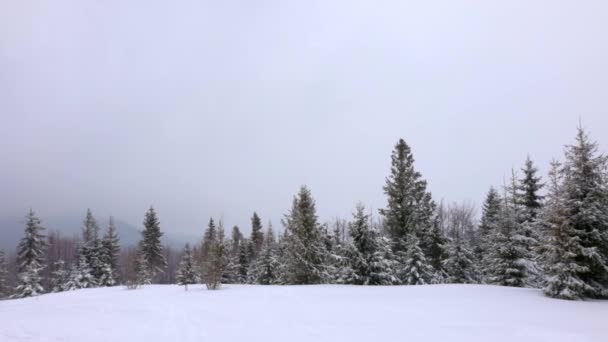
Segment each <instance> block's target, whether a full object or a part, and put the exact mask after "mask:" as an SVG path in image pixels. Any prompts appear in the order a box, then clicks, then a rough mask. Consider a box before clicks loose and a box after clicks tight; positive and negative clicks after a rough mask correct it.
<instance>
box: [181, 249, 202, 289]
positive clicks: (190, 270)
mask: <svg viewBox="0 0 608 342" xmlns="http://www.w3.org/2000/svg"><path fill="white" fill-rule="evenodd" d="M197 282H198V274H197V272H196V267H194V259H193V257H192V250H191V249H190V245H188V244H186V246H185V247H184V251H183V254H182V260H181V261H180V263H179V268H178V270H177V284H178V285H183V286H184V287H185V289H186V291H188V285H191V284H196V283H197Z"/></svg>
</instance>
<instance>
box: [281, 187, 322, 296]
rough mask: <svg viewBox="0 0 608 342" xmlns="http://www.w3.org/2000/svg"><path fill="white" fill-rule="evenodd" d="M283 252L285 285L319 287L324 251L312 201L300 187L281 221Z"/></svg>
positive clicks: (306, 191) (309, 195) (305, 190)
mask: <svg viewBox="0 0 608 342" xmlns="http://www.w3.org/2000/svg"><path fill="white" fill-rule="evenodd" d="M283 224H284V226H285V231H286V232H285V235H284V237H283V239H285V249H284V253H285V255H284V258H285V260H284V265H283V272H282V273H283V274H282V279H283V280H284V281H285V282H286V283H288V284H320V283H322V282H324V281H325V280H327V279H329V274H327V272H326V264H325V262H326V258H327V254H328V253H327V248H326V246H325V244H324V240H323V233H322V230H321V226H320V224H319V223H318V222H317V215H316V209H315V201H314V199H313V198H312V195H311V193H310V190H308V188H306V187H305V186H302V188H301V189H300V192H299V193H298V194H297V195H296V196H295V197H294V199H293V203H292V207H291V210H290V211H289V213H288V214H287V215H285V219H284V220H283Z"/></svg>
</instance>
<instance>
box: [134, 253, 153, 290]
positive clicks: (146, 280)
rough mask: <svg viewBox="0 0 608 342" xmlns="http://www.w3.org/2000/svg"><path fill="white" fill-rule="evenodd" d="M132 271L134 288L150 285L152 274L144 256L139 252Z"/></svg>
mask: <svg viewBox="0 0 608 342" xmlns="http://www.w3.org/2000/svg"><path fill="white" fill-rule="evenodd" d="M134 270H135V279H134V281H133V284H134V285H135V287H140V286H143V285H149V284H151V283H152V277H153V274H152V271H151V270H150V264H149V263H148V259H147V258H146V254H145V253H143V252H142V251H141V250H138V251H137V256H136V258H135V267H134Z"/></svg>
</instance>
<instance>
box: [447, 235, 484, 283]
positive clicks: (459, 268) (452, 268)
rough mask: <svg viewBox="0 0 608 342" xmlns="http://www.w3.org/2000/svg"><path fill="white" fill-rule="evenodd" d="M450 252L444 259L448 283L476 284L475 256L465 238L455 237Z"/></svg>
mask: <svg viewBox="0 0 608 342" xmlns="http://www.w3.org/2000/svg"><path fill="white" fill-rule="evenodd" d="M448 254H449V257H448V258H447V259H446V260H445V261H444V268H445V270H446V272H447V274H448V277H447V279H446V281H447V282H448V283H451V284H475V283H477V282H478V281H477V269H476V266H475V260H474V258H475V257H474V255H473V253H472V252H471V251H470V249H469V247H468V245H467V243H466V241H465V240H464V239H462V238H460V237H459V238H456V239H453V240H452V241H451V242H450V246H449V249H448Z"/></svg>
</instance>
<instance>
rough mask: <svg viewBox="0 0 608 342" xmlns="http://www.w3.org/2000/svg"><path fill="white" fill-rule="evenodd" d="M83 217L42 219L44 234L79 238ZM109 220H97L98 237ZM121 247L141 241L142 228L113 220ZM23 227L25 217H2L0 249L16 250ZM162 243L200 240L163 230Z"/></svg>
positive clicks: (178, 245)
mask: <svg viewBox="0 0 608 342" xmlns="http://www.w3.org/2000/svg"><path fill="white" fill-rule="evenodd" d="M82 221H83V217H72V216H63V217H50V218H43V219H42V226H43V227H44V228H46V233H48V232H51V231H58V232H60V233H61V235H63V236H66V237H71V236H77V237H78V238H80V236H81V233H82ZM108 221H109V219H100V220H99V219H98V220H97V224H98V225H99V229H100V236H103V234H104V232H105V231H106V229H107V227H108V223H109V222H108ZM114 224H115V225H116V228H117V231H118V235H119V237H120V243H121V246H135V245H136V244H137V243H138V242H139V240H140V239H141V230H142V229H143V227H139V228H138V227H136V226H134V225H132V224H130V223H127V222H125V221H122V220H120V219H116V218H115V219H114ZM24 227H25V217H2V218H0V249H4V250H5V251H6V252H9V253H11V252H13V251H15V249H16V248H17V244H18V243H19V240H21V238H22V237H23V229H24ZM161 230H162V231H163V233H164V235H163V242H164V243H166V244H169V245H171V246H172V247H175V248H181V247H182V246H183V245H184V244H186V243H190V244H192V243H196V242H197V241H198V240H199V239H200V238H199V237H197V236H190V235H188V234H182V233H178V232H168V231H166V230H164V229H163V227H162V226H161Z"/></svg>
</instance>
